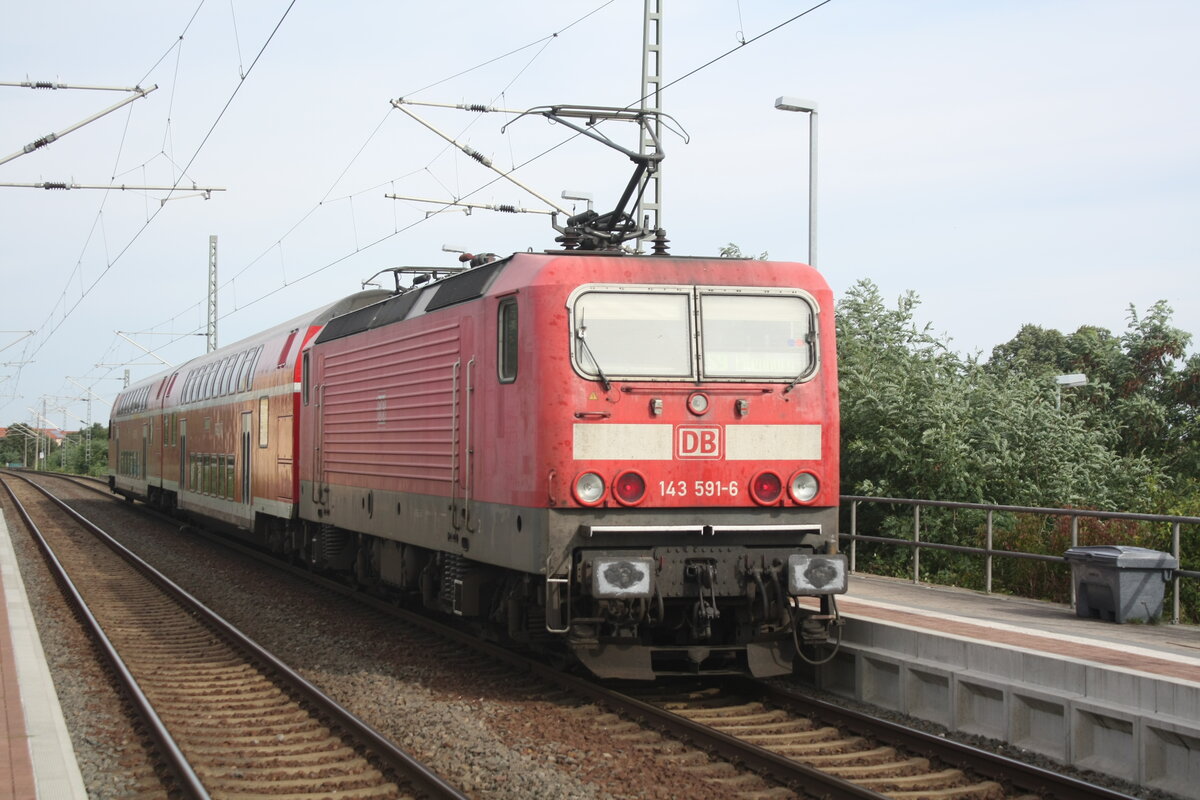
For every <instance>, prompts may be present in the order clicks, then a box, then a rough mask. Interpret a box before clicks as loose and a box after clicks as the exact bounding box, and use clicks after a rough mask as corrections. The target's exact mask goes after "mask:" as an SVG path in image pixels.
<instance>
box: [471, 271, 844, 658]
mask: <svg viewBox="0 0 1200 800" xmlns="http://www.w3.org/2000/svg"><path fill="white" fill-rule="evenodd" d="M527 258H528V257H522V256H516V257H515V258H514V259H513V262H514V263H513V264H512V265H510V267H509V268H508V269H506V270H505V272H504V273H503V274H501V275H500V276H499V277H498V279H497V280H496V283H495V284H494V285H493V287H492V290H491V292H490V294H491V295H492V296H493V297H496V298H498V299H499V306H498V316H497V322H498V327H499V330H500V333H499V343H498V348H497V351H498V355H497V361H498V363H497V368H498V374H499V375H500V376H501V381H502V382H501V385H500V386H499V387H498V389H499V391H498V393H497V395H496V397H497V400H498V402H497V403H496V404H491V403H489V404H487V407H488V408H490V409H492V410H493V411H496V412H498V413H499V414H500V417H501V418H499V419H496V420H493V421H491V422H490V423H489V420H487V419H486V418H485V419H483V420H481V425H482V426H483V428H484V429H485V430H487V429H489V428H493V427H494V429H495V431H496V432H497V436H496V438H495V439H492V440H490V441H493V443H494V444H495V445H496V446H495V447H494V448H493V449H490V452H491V456H492V458H489V457H488V455H483V456H482V458H483V462H482V464H481V465H482V466H483V469H481V470H480V473H479V480H478V495H477V497H478V499H479V501H481V502H486V501H489V500H491V501H493V502H496V501H498V502H501V503H505V502H507V503H512V504H514V505H517V506H526V507H530V506H538V507H541V508H544V509H545V523H544V524H545V528H546V530H545V538H544V540H543V542H544V548H545V552H544V559H545V560H544V562H543V563H544V574H545V576H546V591H545V595H546V627H547V628H548V629H549V630H551V631H555V632H559V633H563V634H565V635H566V636H567V637H568V639H569V640H570V641H571V643H572V649H573V650H574V651H575V653H576V654H577V655H578V656H579V657H580V658H581V659H582V660H583V661H584V663H585V664H587V665H588V666H589V668H591V669H592V670H593V671H595V672H597V673H598V674H601V675H609V676H614V677H622V676H623V677H647V676H649V675H652V674H663V673H667V672H678V671H684V672H687V671H735V672H745V671H750V672H753V673H756V674H771V673H774V672H782V671H787V670H788V669H790V665H791V655H792V650H793V642H796V643H801V644H802V643H803V642H800V638H799V636H800V634H803V635H804V636H806V637H807V639H806V641H807V642H809V643H815V642H820V641H823V640H824V639H825V637H826V635H827V634H828V627H829V626H828V620H827V619H826V618H827V617H828V616H829V614H828V613H826V614H821V615H816V617H815V620H816V621H815V622H809V623H808V624H806V625H805V626H803V630H799V628H800V627H801V626H800V621H799V620H793V618H792V617H793V615H794V614H797V613H799V612H796V611H794V610H793V604H792V603H791V602H790V599H789V598H791V597H793V596H796V595H817V596H821V597H823V598H828V597H829V596H830V595H831V594H834V593H837V592H841V591H844V590H845V585H846V574H845V573H846V568H845V567H846V565H845V561H844V558H843V557H842V556H838V555H836V553H837V540H836V513H837V512H836V509H837V504H838V491H839V487H838V438H839V435H838V411H837V408H838V405H837V372H836V360H835V345H834V335H833V332H834V326H833V316H832V307H833V301H832V295H831V292H830V290H829V288H828V286H827V285H826V284H825V282H824V280H823V279H822V278H821V277H820V276H819V275H818V274H817V273H816V271H815V270H813V269H812V268H810V267H807V266H804V265H800V264H784V263H770V262H761V261H742V260H737V261H734V260H725V259H680V258H663V257H643V258H631V257H621V256H586V255H563V256H558V257H545V256H543V257H538V258H537V261H539V262H541V263H540V268H539V269H536V271H535V272H534V274H532V275H531V274H529V273H530V270H529V269H528V267H526V266H525V264H524V263H522V262H523V261H524V259H527ZM528 260H529V261H533V260H534V259H528ZM514 267H515V268H514ZM506 281H512V282H513V284H514V291H513V292H512V293H508V292H507V291H506V287H505V282H506ZM518 282H523V285H521V286H520V287H519V288H517V286H516V284H517V283H518ZM506 307H507V310H506ZM508 315H511V316H512V317H513V318H514V319H512V320H510V321H509V327H510V328H511V329H512V332H513V333H514V336H513V341H512V342H509V343H507V344H506V337H505V324H506V322H505V321H506V317H507V316H508ZM506 370H507V373H508V375H507V381H508V383H509V385H505V383H504V381H505V380H506V378H505V374H506ZM518 387H520V388H519V389H518ZM506 390H507V391H509V392H510V393H511V396H510V397H509V399H508V401H507V402H505V400H504V397H503V395H504V393H505V391H506ZM506 430H507V431H508V433H504V431H506ZM489 461H490V462H491V463H490V464H489V463H487V462H489ZM539 538H541V537H539ZM539 549H540V548H539ZM539 555H541V554H540V553H539ZM823 610H824V611H826V612H828V611H829V607H828V603H827V602H823ZM793 629H797V630H796V632H797V634H798V636H797V638H795V639H794V638H793V636H792V632H793Z"/></svg>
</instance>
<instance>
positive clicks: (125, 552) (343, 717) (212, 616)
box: [6, 476, 467, 800]
mask: <svg viewBox="0 0 1200 800" xmlns="http://www.w3.org/2000/svg"><path fill="white" fill-rule="evenodd" d="M20 477H21V478H22V480H25V481H26V482H28V483H29V484H30V485H31V486H33V487H34V488H36V489H37V490H38V491H39V492H41V493H42V494H43V495H45V496H46V497H47V498H49V499H50V500H51V501H52V502H54V503H55V505H57V506H58V507H59V508H61V509H63V510H64V511H65V512H66V513H67V514H68V515H69V516H70V517H71V518H72V519H74V520H75V521H76V522H77V523H78V524H79V525H80V526H82V527H83V528H84V529H86V530H87V531H88V532H89V533H92V534H94V535H95V536H96V537H98V538H99V539H100V540H101V541H103V542H104V543H105V544H106V545H108V546H109V547H110V548H111V549H112V550H113V551H114V552H115V553H117V555H119V556H121V558H123V559H124V560H125V561H126V562H128V563H129V564H130V565H131V566H132V567H133V568H134V569H136V570H137V571H138V572H140V573H141V574H143V575H145V576H146V577H147V578H148V579H149V580H150V581H152V582H153V583H154V584H155V585H156V586H158V587H159V588H160V589H162V590H163V591H164V592H166V593H167V594H169V595H171V596H172V597H173V598H174V599H175V600H176V601H177V602H179V603H180V605H182V606H184V607H185V608H186V609H188V610H189V611H190V612H192V613H194V614H195V615H196V616H198V617H200V618H201V619H202V620H204V621H205V622H206V623H207V624H208V625H209V626H210V627H212V628H213V630H214V632H216V633H217V634H218V635H219V636H222V637H224V638H225V639H226V641H229V642H231V643H232V644H233V645H234V646H235V647H237V648H239V649H241V650H242V651H243V652H245V653H246V654H248V655H249V656H250V658H251V659H252V660H255V661H257V662H259V664H260V665H261V666H263V667H265V668H267V669H268V670H270V671H271V672H273V673H275V675H276V676H277V677H278V678H279V679H281V680H282V681H283V682H285V683H287V684H288V686H289V688H292V689H295V690H297V692H298V693H299V694H301V695H302V696H303V697H304V699H305V700H306V701H308V702H309V703H311V704H312V705H313V706H315V707H317V708H319V709H320V710H321V712H322V713H323V714H324V715H326V717H327V718H328V719H329V720H330V721H332V722H333V723H334V724H335V725H337V726H339V727H340V728H341V729H342V730H344V731H346V732H348V733H350V734H351V735H352V736H354V737H356V738H358V739H359V740H360V741H361V742H362V743H363V744H365V745H367V746H368V747H370V748H371V750H372V751H373V754H374V755H375V756H376V757H377V758H378V759H379V760H380V761H381V762H383V763H384V765H385V766H387V767H388V768H390V769H392V770H393V771H395V773H396V774H397V776H398V777H399V778H400V779H401V780H403V781H405V782H408V783H411V784H413V785H414V786H415V787H416V788H417V789H418V790H420V791H421V792H423V793H424V794H425V795H428V796H430V797H434V798H450V799H452V800H467V796H466V795H464V794H463V793H462V792H460V791H459V790H458V789H456V788H455V787H454V786H452V785H450V784H449V783H447V782H446V781H445V780H444V779H443V778H442V777H441V776H439V775H438V774H437V773H435V772H433V771H432V770H431V769H429V768H428V767H427V766H425V765H424V764H423V763H421V762H420V761H418V760H417V759H416V758H414V757H413V756H411V755H410V754H409V753H407V752H405V751H404V750H402V749H400V748H399V747H397V746H396V745H395V744H394V743H393V742H392V741H391V740H389V739H387V738H386V737H385V736H384V735H383V734H381V733H379V732H378V731H376V730H375V729H374V728H372V727H371V726H370V725H368V724H367V723H366V722H364V721H362V720H361V719H359V718H358V717H356V716H354V715H353V714H352V713H350V712H349V711H348V710H346V709H345V708H343V707H342V706H341V705H339V704H338V703H337V701H335V700H333V699H332V698H331V697H329V696H328V695H326V694H325V693H324V692H322V691H321V690H320V689H318V688H317V687H316V686H314V685H313V684H312V683H310V682H309V681H308V680H307V679H306V678H304V677H303V676H302V675H300V674H299V673H298V672H296V671H295V670H293V669H292V668H291V667H289V666H287V664H285V663H284V662H282V661H280V660H279V659H278V658H276V657H275V656H274V655H272V654H271V653H270V652H268V651H267V650H265V649H264V648H263V647H262V646H260V645H259V644H258V643H257V642H255V641H254V640H253V639H251V638H250V637H248V636H246V635H245V634H244V633H242V632H241V631H240V630H238V629H237V628H236V627H234V625H233V624H232V623H230V622H228V621H227V620H225V619H224V618H223V617H221V616H220V615H219V614H217V613H216V612H215V611H213V610H212V609H210V608H208V607H207V606H205V605H204V604H203V603H201V602H200V601H199V600H198V599H196V598H195V597H194V596H192V595H191V594H190V593H189V592H188V591H187V590H185V589H184V588H183V587H181V586H179V585H178V584H176V583H175V582H174V581H172V580H171V579H170V578H168V577H166V576H165V575H163V574H162V573H160V572H159V571H158V570H156V569H154V567H152V566H150V565H149V564H148V563H146V562H145V561H143V560H142V559H141V558H140V557H138V556H137V555H136V554H135V553H133V551H131V550H129V549H128V548H126V547H125V546H124V545H122V544H121V543H120V542H118V541H117V540H115V539H113V538H112V537H111V536H109V535H108V534H107V533H106V532H104V531H103V530H101V529H100V528H99V527H98V526H96V525H95V524H94V523H92V522H91V521H90V520H88V519H87V518H86V517H84V516H83V515H82V514H80V513H79V512H77V511H76V510H75V509H73V508H71V507H70V506H69V505H67V504H66V503H65V502H63V501H62V500H60V499H59V498H57V497H55V496H54V495H53V494H51V493H50V492H49V490H47V489H46V488H44V487H42V486H39V485H38V484H37V483H34V482H33V481H31V480H29V479H28V478H26V477H24V476H20ZM64 477H69V476H64ZM73 482H74V481H73ZM77 485H78V484H77ZM6 488H7V484H6ZM81 488H85V489H91V487H81ZM93 491H95V490H93ZM9 494H10V496H11V494H12V492H11V490H9ZM15 499H16V498H15V497H14V500H15ZM22 513H24V512H22ZM202 796H204V797H207V795H202Z"/></svg>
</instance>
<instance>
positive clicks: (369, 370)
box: [110, 220, 846, 678]
mask: <svg viewBox="0 0 1200 800" xmlns="http://www.w3.org/2000/svg"><path fill="white" fill-rule="evenodd" d="M575 222H578V220H576V221H575ZM583 227H585V228H586V225H584V226H583ZM660 249H661V248H660ZM474 263H475V266H474V267H473V268H471V269H467V270H465V271H462V272H459V273H456V274H451V275H449V276H447V277H443V278H441V279H439V280H433V281H429V282H427V283H426V284H424V285H421V286H418V287H413V288H411V289H408V290H405V291H398V292H397V293H394V294H393V293H386V292H383V293H381V292H373V293H362V294H359V295H355V296H352V297H349V298H346V299H345V300H342V301H341V302H339V303H336V304H334V305H332V306H329V307H326V308H324V309H321V310H319V311H317V312H313V313H311V314H308V315H305V316H304V317H301V318H299V319H297V320H293V321H292V322H290V323H287V324H285V325H282V326H279V327H277V328H274V329H272V330H270V331H267V332H265V333H263V334H261V335H259V336H256V337H253V338H251V339H247V340H245V341H243V342H240V343H238V344H235V345H232V346H229V347H225V348H223V349H221V350H218V351H216V352H213V353H210V354H208V355H206V356H203V357H200V358H197V359H195V360H193V361H191V362H189V363H188V364H186V365H184V366H183V367H180V368H179V369H177V370H174V371H172V372H170V373H167V374H164V375H160V376H157V377H154V378H151V379H149V380H146V381H143V382H142V383H140V384H137V385H134V386H132V387H130V388H129V389H128V390H126V391H125V392H123V393H122V394H121V395H120V396H119V397H118V400H117V403H116V406H115V408H114V411H113V417H112V421H111V426H112V427H111V431H112V433H111V446H110V465H111V471H112V473H113V474H112V476H111V477H110V484H111V486H112V489H113V491H115V492H118V493H120V494H122V495H125V496H126V497H129V498H138V499H141V500H145V501H147V502H149V503H151V504H153V505H157V506H160V507H165V508H169V509H179V510H181V511H183V512H186V513H188V514H191V515H196V516H201V517H205V518H208V519H211V520H215V521H220V522H222V523H225V524H226V525H227V526H230V527H232V528H234V529H237V530H239V531H240V532H241V533H242V534H243V535H244V536H246V537H248V538H252V539H253V540H255V541H257V542H259V543H260V544H262V545H263V546H265V547H269V548H271V549H272V550H274V551H275V552H277V553H279V554H282V555H285V556H290V557H294V558H298V559H302V560H303V561H304V562H305V563H307V564H309V565H311V566H313V567H314V568H318V569H322V570H332V571H340V572H344V573H347V574H349V575H352V576H353V577H354V578H355V579H356V580H357V581H358V582H359V583H360V584H362V585H363V586H366V587H370V588H372V589H373V590H375V591H378V592H383V593H398V594H405V595H407V596H410V597H413V598H420V600H421V601H422V602H423V604H424V605H425V606H427V607H429V608H433V609H438V610H441V611H443V612H446V613H450V614H456V615H461V616H463V617H468V618H473V619H476V620H479V621H481V622H483V623H486V624H488V625H490V626H491V627H493V628H494V629H496V630H498V631H499V632H500V633H502V634H503V635H505V636H507V637H508V638H510V639H511V640H514V641H517V642H523V643H526V644H529V645H530V646H534V647H540V648H553V649H556V650H558V651H567V652H569V653H570V654H571V655H572V656H573V657H574V658H575V659H577V660H578V661H579V662H581V663H582V664H583V665H584V666H586V667H587V668H588V669H589V670H591V671H592V672H594V673H595V674H597V675H599V676H603V677H622V678H652V677H654V676H655V675H659V674H669V673H696V672H700V673H705V672H742V673H752V674H754V675H760V676H761V675H772V674H779V673H783V672H787V671H789V670H790V669H791V666H792V658H793V654H794V651H795V647H796V646H797V645H799V646H805V645H811V644H816V643H820V642H823V641H825V640H826V638H827V636H828V633H829V629H830V627H831V625H832V623H833V621H834V619H835V617H836V614H835V613H832V612H833V608H832V595H833V594H836V593H839V592H843V591H845V589H846V563H845V559H844V556H841V555H838V554H837V538H836V530H837V505H838V404H837V372H836V366H835V347H834V325H833V317H832V309H833V299H832V295H831V292H830V290H829V288H828V286H827V285H826V283H825V281H824V280H823V279H822V278H821V277H820V276H819V275H818V274H817V272H816V271H815V270H814V269H812V268H811V267H808V266H805V265H802V264H790V263H777V262H765V261H756V260H741V259H737V260H734V259H721V258H680V257H675V256H667V255H651V256H634V255H629V254H623V253H622V252H621V251H619V250H616V251H613V250H600V249H597V250H594V251H581V250H577V249H575V250H560V251H554V252H549V253H544V254H533V253H517V254H515V255H512V256H510V257H508V258H504V259H494V260H492V259H491V258H489V257H484V258H478V259H475V262H474ZM397 283H399V280H397ZM798 595H809V596H812V595H815V596H818V597H820V598H821V608H820V612H819V613H818V612H815V611H814V610H811V609H807V608H801V607H799V606H797V605H796V604H794V603H793V602H791V600H790V598H792V597H795V596H798Z"/></svg>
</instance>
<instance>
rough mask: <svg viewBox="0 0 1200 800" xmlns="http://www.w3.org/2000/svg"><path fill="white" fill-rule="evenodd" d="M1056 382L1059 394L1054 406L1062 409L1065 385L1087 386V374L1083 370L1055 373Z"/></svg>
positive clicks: (1056, 408)
mask: <svg viewBox="0 0 1200 800" xmlns="http://www.w3.org/2000/svg"><path fill="white" fill-rule="evenodd" d="M1054 382H1055V383H1056V384H1058V385H1057V386H1056V387H1055V390H1056V391H1057V395H1056V396H1055V398H1054V408H1055V410H1056V411H1062V390H1063V387H1064V386H1067V387H1071V386H1087V382H1088V381H1087V375H1084V374H1083V373H1082V372H1072V373H1071V374H1070V375H1055V376H1054Z"/></svg>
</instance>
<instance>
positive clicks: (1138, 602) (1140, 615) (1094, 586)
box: [1066, 545, 1179, 622]
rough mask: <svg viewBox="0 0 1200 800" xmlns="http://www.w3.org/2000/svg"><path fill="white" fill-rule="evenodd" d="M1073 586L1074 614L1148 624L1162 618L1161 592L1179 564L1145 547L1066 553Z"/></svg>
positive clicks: (1077, 549)
mask: <svg viewBox="0 0 1200 800" xmlns="http://www.w3.org/2000/svg"><path fill="white" fill-rule="evenodd" d="M1066 559H1067V562H1068V563H1069V564H1070V565H1071V580H1072V581H1074V583H1075V615H1076V616H1078V617H1084V618H1086V619H1104V620H1110V621H1112V622H1126V621H1128V620H1138V621H1142V622H1148V621H1150V620H1155V619H1158V618H1159V617H1160V616H1161V615H1162V607H1163V591H1164V589H1165V588H1166V585H1167V581H1169V580H1171V573H1172V572H1173V571H1174V570H1175V569H1177V568H1178V567H1179V562H1178V561H1177V560H1176V559H1175V557H1174V556H1172V555H1171V554H1170V553H1160V552H1158V551H1157V550H1149V549H1147V548H1145V547H1127V546H1124V545H1097V546H1093V547H1072V548H1071V549H1070V550H1068V551H1067V552H1066Z"/></svg>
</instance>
